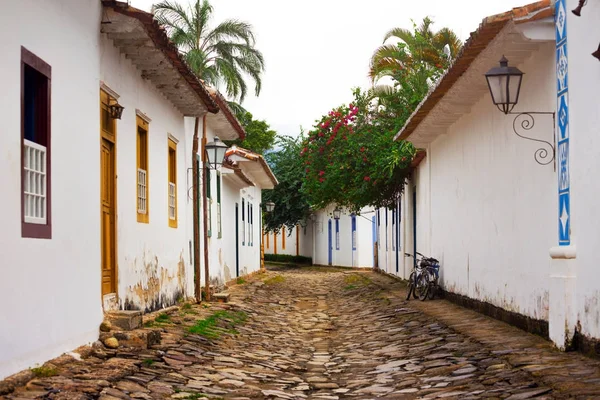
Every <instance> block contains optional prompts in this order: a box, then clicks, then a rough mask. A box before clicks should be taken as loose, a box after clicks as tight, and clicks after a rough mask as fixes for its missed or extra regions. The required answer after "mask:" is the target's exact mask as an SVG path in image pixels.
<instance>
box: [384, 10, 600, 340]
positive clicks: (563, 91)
mask: <svg viewBox="0 0 600 400" xmlns="http://www.w3.org/2000/svg"><path fill="white" fill-rule="evenodd" d="M577 3H578V2H577V1H575V0H573V1H568V2H565V1H559V2H557V3H556V4H554V2H550V1H542V2H538V3H534V4H531V5H528V6H524V7H521V8H516V9H513V10H511V11H509V12H507V13H504V14H499V15H495V16H491V17H488V18H486V19H484V20H483V22H482V24H481V25H480V27H479V29H478V30H477V32H475V33H474V34H472V36H471V38H470V39H469V40H468V41H467V43H466V44H465V46H464V49H463V50H462V52H461V54H460V55H459V56H458V58H457V60H456V61H455V62H454V64H453V65H452V67H451V68H450V69H449V71H448V72H447V73H446V74H445V76H444V77H443V78H442V79H441V80H440V82H439V83H438V84H437V86H436V87H435V88H434V90H433V91H432V93H430V95H429V96H428V97H427V98H426V99H425V100H424V101H423V102H422V103H421V105H420V106H419V108H418V109H417V110H416V111H415V113H414V114H413V115H412V117H411V118H410V119H409V121H408V122H407V123H406V125H405V126H404V128H403V129H402V130H401V131H400V132H399V134H398V135H397V137H396V139H405V140H409V141H411V142H413V143H414V144H415V145H416V146H417V147H418V148H420V149H423V150H424V151H425V152H426V157H425V158H424V160H423V161H422V162H420V164H419V165H418V167H417V168H416V170H415V171H414V173H413V176H412V179H411V180H410V182H409V184H408V185H407V187H406V190H405V193H404V195H403V198H402V201H401V204H400V208H401V209H402V211H401V212H400V213H398V215H399V217H400V223H399V228H400V229H399V230H400V232H401V234H400V237H401V239H400V243H401V246H402V247H401V248H404V251H406V252H408V253H414V251H419V252H421V253H424V254H427V255H431V256H433V257H436V258H438V259H439V260H440V261H441V264H442V268H441V284H442V286H443V287H444V289H445V290H446V291H447V292H448V293H449V295H450V297H451V298H453V299H455V300H457V301H459V302H461V303H463V304H469V303H471V304H473V303H476V304H478V305H479V307H481V306H482V305H483V306H484V307H483V308H484V309H485V308H486V307H487V308H488V309H489V310H490V311H493V312H496V313H497V310H498V309H499V310H503V311H502V313H500V314H501V315H502V318H507V319H509V320H511V321H512V322H513V323H515V324H516V325H518V326H520V327H522V328H525V329H528V330H530V331H532V332H535V333H538V334H541V335H543V336H549V337H550V338H551V339H552V340H553V341H554V342H555V343H556V344H557V346H558V347H560V348H565V347H566V346H568V345H569V344H570V341H571V339H572V338H573V334H574V332H575V331H576V330H577V331H578V332H579V333H580V335H578V342H579V343H577V344H578V345H579V347H580V348H581V347H585V348H586V349H590V348H592V347H593V343H595V341H597V339H598V338H600V323H599V322H598V318H597V315H598V313H599V312H600V309H599V308H598V300H597V299H598V287H600V278H599V277H598V274H597V273H595V268H596V267H595V264H596V263H595V261H594V253H593V251H594V250H593V249H595V248H596V247H597V243H598V242H599V239H600V238H599V237H598V234H597V233H596V231H597V229H596V228H595V227H596V226H597V224H598V223H599V222H600V221H598V219H597V218H595V214H594V213H593V209H594V208H593V201H594V199H595V197H597V192H598V191H599V190H600V186H599V185H600V184H596V183H594V182H595V181H594V180H593V179H590V176H591V175H590V174H592V173H593V171H594V168H596V167H597V165H598V162H597V160H596V159H597V156H596V155H595V152H593V151H591V149H594V148H595V146H594V145H595V142H594V140H595V139H594V138H595V137H596V136H597V135H596V132H595V131H596V129H595V126H597V123H598V121H597V119H598V118H599V117H598V106H597V102H594V101H593V100H592V99H593V93H595V91H594V90H593V89H591V88H595V87H596V86H598V84H599V83H600V78H599V76H600V75H599V74H598V72H599V69H600V65H599V64H598V61H597V60H596V59H594V58H593V57H591V56H590V53H591V51H593V50H595V49H596V48H597V45H598V40H600V28H598V27H597V26H596V25H595V23H596V21H597V20H598V17H599V16H600V6H599V5H597V4H590V5H588V6H587V7H586V8H585V9H584V17H582V18H581V19H577V17H575V15H574V14H572V13H571V11H570V10H571V9H573V8H575V7H576V6H577ZM592 31H593V32H594V33H596V34H595V35H592V34H590V33H591V32H592ZM567 33H568V35H569V41H568V44H569V52H568V56H567V52H566V47H565V46H566V43H567V40H566V36H567ZM571 37H574V38H575V39H573V40H572V39H570V38H571ZM503 55H504V56H506V58H507V59H508V60H509V63H510V65H512V66H516V67H518V68H519V69H520V70H521V71H523V72H524V73H525V75H524V77H523V82H522V87H521V91H520V97H519V100H518V104H517V106H516V107H515V109H514V110H513V114H509V115H505V114H504V113H502V112H500V111H499V110H498V109H497V108H496V107H495V106H494V105H493V103H492V99H491V97H490V92H489V89H488V86H487V84H486V80H485V77H484V74H485V73H486V72H487V71H488V70H489V69H490V68H492V67H495V66H497V65H498V60H499V59H500V58H501V57H502V56H503ZM573 60H577V62H576V63H573V62H571V61H573ZM569 65H570V66H569ZM573 65H576V66H577V67H573ZM567 71H569V72H572V71H575V73H570V74H568V75H567ZM557 82H558V83H557ZM557 88H558V89H557ZM570 88H574V89H573V90H568V89H570ZM567 96H570V98H567ZM569 100H570V101H569ZM569 106H570V107H569ZM527 112H529V114H521V115H519V113H527ZM554 113H556V114H554ZM554 115H555V120H556V126H555V124H554ZM527 124H529V125H527ZM523 128H529V129H523ZM519 135H522V136H527V137H529V138H532V139H534V141H532V140H527V139H525V138H523V137H520V136H519ZM571 136H574V137H575V145H573V144H571V146H570V149H571V151H573V152H574V153H573V154H576V157H574V158H573V159H574V160H576V161H574V162H573V165H572V166H570V165H569V159H570V157H569V148H568V146H569V138H570V137H571ZM535 140H537V141H535ZM569 178H570V179H569ZM570 183H571V184H570ZM571 188H572V190H571ZM557 192H558V193H559V195H558V196H557ZM571 192H572V193H573V198H572V201H571V198H570V193H571ZM569 206H570V209H569ZM572 215H575V218H576V219H575V220H573V219H572V218H571V216H572ZM557 216H558V217H557ZM388 218H389V216H388ZM392 218H393V217H392ZM574 222H575V223H576V225H574ZM384 231H385V230H384ZM381 234H382V233H380V235H381ZM390 236H392V241H393V240H394V239H393V232H389V226H388V233H387V237H388V240H389V238H390ZM382 240H383V239H382ZM577 242H579V243H577ZM576 245H577V246H576ZM392 251H393V250H392ZM404 251H403V252H404ZM381 253H385V254H381ZM382 258H384V259H385V260H386V261H385V262H384V263H382V261H381V259H382ZM379 259H380V268H382V269H385V270H386V271H387V272H391V273H395V274H397V275H399V276H401V277H404V278H406V277H407V276H408V274H409V273H410V269H411V267H412V262H413V261H412V259H410V258H406V257H404V259H403V260H399V262H398V267H396V270H395V271H394V262H395V260H394V256H393V254H390V252H389V246H388V252H385V251H384V247H383V245H382V247H380V256H379ZM390 267H391V268H390ZM494 310H495V311H494ZM586 346H587V347H586Z"/></svg>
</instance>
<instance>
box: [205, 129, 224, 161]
mask: <svg viewBox="0 0 600 400" xmlns="http://www.w3.org/2000/svg"><path fill="white" fill-rule="evenodd" d="M227 149H228V147H227V145H226V144H225V143H223V142H222V141H221V140H220V139H219V137H218V136H215V139H214V141H213V142H209V143H206V146H205V152H206V162H207V163H208V165H209V167H210V168H212V169H217V168H219V167H220V166H221V165H222V164H223V160H224V159H225V152H226V151H227Z"/></svg>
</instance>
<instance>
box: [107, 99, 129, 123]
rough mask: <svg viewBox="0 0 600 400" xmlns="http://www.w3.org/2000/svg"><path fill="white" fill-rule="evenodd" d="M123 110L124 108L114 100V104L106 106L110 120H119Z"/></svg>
mask: <svg viewBox="0 0 600 400" xmlns="http://www.w3.org/2000/svg"><path fill="white" fill-rule="evenodd" d="M124 109H125V107H123V106H122V105H120V104H119V103H118V102H117V101H116V100H115V102H114V104H111V105H109V106H108V112H109V113H110V117H111V118H112V119H121V116H122V115H123V110H124Z"/></svg>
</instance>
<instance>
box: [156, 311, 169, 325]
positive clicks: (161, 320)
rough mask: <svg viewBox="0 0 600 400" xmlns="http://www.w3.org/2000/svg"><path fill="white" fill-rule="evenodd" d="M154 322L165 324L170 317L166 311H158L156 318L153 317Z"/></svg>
mask: <svg viewBox="0 0 600 400" xmlns="http://www.w3.org/2000/svg"><path fill="white" fill-rule="evenodd" d="M154 322H157V323H159V324H166V323H169V322H171V317H170V316H169V314H167V313H160V314H159V315H158V316H157V317H156V318H154Z"/></svg>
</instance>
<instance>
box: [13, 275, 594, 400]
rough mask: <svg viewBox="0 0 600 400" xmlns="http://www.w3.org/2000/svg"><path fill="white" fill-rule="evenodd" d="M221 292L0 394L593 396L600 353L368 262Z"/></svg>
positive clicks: (255, 280)
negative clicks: (564, 343)
mask: <svg viewBox="0 0 600 400" xmlns="http://www.w3.org/2000/svg"><path fill="white" fill-rule="evenodd" d="M229 292H230V293H231V300H230V302H229V303H213V304H211V305H207V304H203V305H181V306H180V307H178V308H175V309H172V310H170V312H169V313H163V314H159V315H158V317H156V319H155V320H154V321H147V322H146V324H145V328H144V329H143V331H160V333H161V337H162V338H161V342H160V344H156V345H153V346H150V348H148V349H140V348H136V347H127V346H126V345H122V346H120V347H119V348H118V349H116V350H110V349H105V348H104V347H100V346H98V345H96V346H92V347H87V350H81V349H80V350H79V352H80V353H81V354H82V358H81V360H76V359H75V358H73V357H72V356H69V355H65V356H62V357H60V358H58V359H56V360H52V361H50V363H49V364H46V365H45V366H43V367H40V368H38V369H36V370H35V372H36V373H37V375H38V376H37V377H36V378H34V379H32V380H30V381H29V382H28V383H27V384H26V385H25V386H22V387H18V388H16V389H15V390H14V391H13V392H12V393H10V394H8V395H6V396H5V397H6V398H7V399H25V398H27V399H31V398H47V399H56V400H58V399H92V398H100V399H102V400H116V399H129V398H134V399H147V400H150V399H162V398H172V399H198V398H204V397H208V398H225V399H233V398H236V399H257V398H280V399H305V398H308V399H342V398H360V399H367V398H388V399H413V398H414V399H416V398H427V399H429V398H460V399H476V398H498V399H506V398H507V399H511V400H514V399H528V398H544V399H552V398H557V399H559V398H597V397H598V396H600V369H599V366H600V363H599V362H597V361H594V360H592V359H588V358H585V357H584V356H582V355H580V354H577V353H559V352H556V351H554V350H552V348H551V344H550V342H547V341H544V340H543V339H541V338H538V337H536V336H533V335H529V334H526V333H524V332H522V331H520V330H518V329H516V328H512V327H510V326H508V325H506V324H503V323H501V322H498V321H495V320H492V319H489V318H487V317H485V316H482V315H481V314H477V313H475V312H472V311H469V310H466V309H464V308H460V307H457V306H455V305H452V304H451V303H448V302H446V301H444V300H434V301H427V302H419V301H410V302H406V301H404V295H405V291H404V284H403V283H402V282H400V281H396V280H392V279H391V278H388V277H386V276H383V275H380V274H376V273H373V272H367V271H350V270H347V269H335V268H322V267H303V268H292V267H285V268H282V267H278V268H277V267H276V268H274V269H273V268H272V269H271V270H270V271H268V272H267V273H266V274H259V275H255V276H253V277H251V278H248V280H247V281H239V284H237V285H234V286H233V287H232V288H230V290H229ZM130 342H131V341H130ZM44 375H45V376H44Z"/></svg>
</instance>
